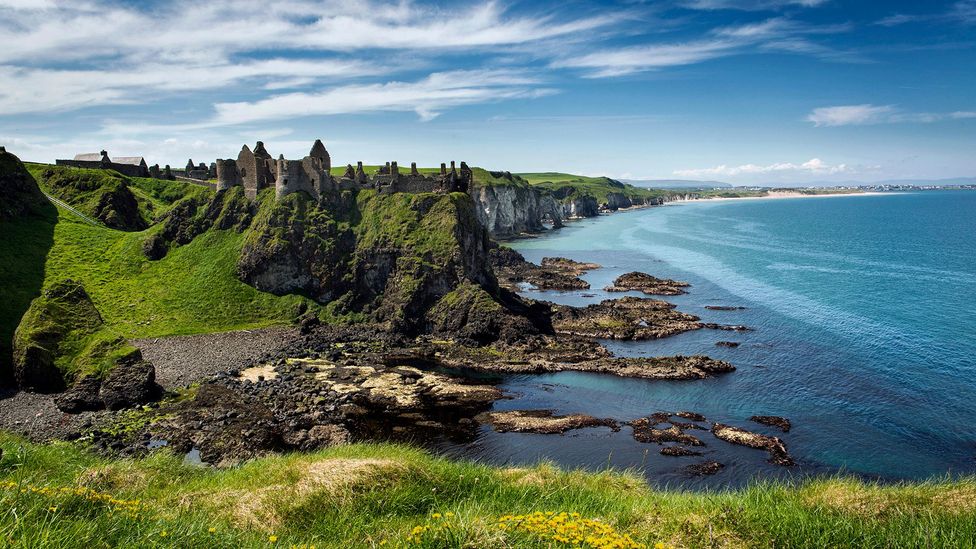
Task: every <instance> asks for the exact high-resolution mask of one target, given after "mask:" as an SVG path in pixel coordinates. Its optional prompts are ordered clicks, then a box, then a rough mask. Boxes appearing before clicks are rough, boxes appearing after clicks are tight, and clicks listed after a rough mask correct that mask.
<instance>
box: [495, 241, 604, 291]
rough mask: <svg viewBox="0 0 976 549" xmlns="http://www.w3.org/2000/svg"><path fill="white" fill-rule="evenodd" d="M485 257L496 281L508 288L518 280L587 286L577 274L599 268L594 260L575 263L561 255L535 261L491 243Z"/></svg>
mask: <svg viewBox="0 0 976 549" xmlns="http://www.w3.org/2000/svg"><path fill="white" fill-rule="evenodd" d="M488 257H489V260H490V261H491V266H492V268H493V269H494V270H495V275H496V276H497V277H498V281H499V284H501V285H502V286H503V287H505V288H507V289H509V290H512V291H518V290H519V289H520V288H519V284H521V283H529V284H532V285H533V286H535V287H536V288H538V289H540V290H564V291H566V290H587V289H589V287H590V284H589V283H588V282H586V281H585V280H583V279H581V278H579V276H580V275H581V274H583V273H584V272H586V271H589V270H592V269H598V268H600V266H599V265H597V264H596V263H579V262H576V261H573V260H571V259H566V258H563V257H546V258H543V259H542V265H536V264H535V263H532V262H529V261H526V260H525V258H524V257H522V254H520V253H518V252H517V251H515V250H513V249H511V248H509V247H508V246H500V245H498V244H495V243H492V247H491V250H490V252H489V256H488Z"/></svg>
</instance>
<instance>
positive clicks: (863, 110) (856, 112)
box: [807, 104, 895, 126]
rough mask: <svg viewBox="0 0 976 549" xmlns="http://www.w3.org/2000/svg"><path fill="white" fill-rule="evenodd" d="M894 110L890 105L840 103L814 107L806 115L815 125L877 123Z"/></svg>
mask: <svg viewBox="0 0 976 549" xmlns="http://www.w3.org/2000/svg"><path fill="white" fill-rule="evenodd" d="M894 112H895V108H894V107H893V106H891V105H880V106H879V105H871V104H864V105H841V106H836V107H820V108H817V109H814V110H813V112H812V113H810V114H809V115H807V120H809V121H810V122H813V124H814V125H815V126H850V125H861V124H878V123H880V122H884V121H885V120H886V119H887V117H888V116H890V115H891V114H892V113H894Z"/></svg>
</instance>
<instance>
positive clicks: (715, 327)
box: [702, 322, 752, 332]
mask: <svg viewBox="0 0 976 549" xmlns="http://www.w3.org/2000/svg"><path fill="white" fill-rule="evenodd" d="M702 327H703V328H708V329H709V330H725V331H727V332H751V331H752V328H750V327H748V326H739V325H729V324H716V323H714V322H707V323H705V324H702Z"/></svg>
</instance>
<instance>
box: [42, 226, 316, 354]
mask: <svg viewBox="0 0 976 549" xmlns="http://www.w3.org/2000/svg"><path fill="white" fill-rule="evenodd" d="M149 230H150V231H151V230H154V229H149ZM146 232H147V231H144V232H139V233H123V232H120V231H113V230H110V229H102V228H96V227H91V226H88V225H85V224H82V223H79V222H77V221H75V220H74V219H73V218H72V216H71V214H66V213H63V212H62V214H61V219H60V221H59V223H58V224H57V226H56V227H55V238H54V240H55V244H54V247H53V248H52V249H51V251H50V253H49V254H48V258H47V273H46V280H47V281H52V280H60V279H63V278H73V279H75V280H77V281H79V282H81V283H82V284H84V286H85V289H86V290H87V291H88V293H89V294H90V295H91V297H92V301H94V303H95V305H96V307H98V310H99V312H100V313H101V314H102V317H103V318H104V319H105V323H106V326H108V327H112V328H114V329H115V330H116V331H118V332H120V333H122V334H124V335H126V336H127V337H151V336H160V335H169V334H184V333H195V332H211V331H218V330H230V329H238V328H253V327H258V326H265V325H269V324H274V323H281V322H285V321H287V320H288V319H290V318H291V317H292V316H293V314H294V312H293V311H294V309H295V307H296V306H297V303H298V301H299V300H300V298H297V297H295V298H280V297H277V296H274V295H271V294H266V293H262V292H259V291H257V290H255V289H254V288H252V287H251V286H248V285H247V284H244V283H243V282H240V281H239V280H237V277H236V273H235V265H236V261H237V256H238V251H239V250H240V246H241V242H242V238H243V237H242V236H241V235H239V234H237V233H234V232H233V231H210V232H207V233H205V234H204V235H202V236H201V237H199V238H197V239H195V240H194V241H193V242H191V243H190V244H187V245H186V246H180V247H177V248H174V249H172V250H171V251H170V253H169V254H167V256H166V257H165V258H163V259H162V260H159V261H149V260H147V259H146V258H145V256H143V254H142V241H143V239H144V238H145V236H146Z"/></svg>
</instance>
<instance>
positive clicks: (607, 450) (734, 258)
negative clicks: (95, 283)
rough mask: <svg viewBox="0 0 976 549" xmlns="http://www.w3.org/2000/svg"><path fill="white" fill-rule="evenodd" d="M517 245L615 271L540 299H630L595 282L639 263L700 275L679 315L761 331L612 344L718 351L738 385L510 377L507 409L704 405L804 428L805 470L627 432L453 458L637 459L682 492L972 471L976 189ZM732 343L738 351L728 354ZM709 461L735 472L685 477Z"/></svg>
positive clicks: (516, 437) (674, 220) (737, 206)
mask: <svg viewBox="0 0 976 549" xmlns="http://www.w3.org/2000/svg"><path fill="white" fill-rule="evenodd" d="M513 246H514V247H515V248H517V249H519V250H520V251H521V252H522V253H523V254H524V255H525V256H526V258H527V259H529V260H530V261H536V262H538V261H539V260H541V258H542V257H544V256H548V255H559V256H565V257H570V258H573V259H578V260H585V261H595V262H597V263H600V264H601V265H603V267H604V268H603V269H600V270H598V271H594V272H591V273H588V274H587V275H585V276H584V278H586V279H587V280H588V281H589V282H590V283H591V285H592V287H593V290H591V291H587V292H569V293H556V292H531V291H530V292H528V293H527V295H529V296H531V297H536V298H543V299H549V300H552V301H557V302H561V303H568V304H574V305H581V304H586V303H591V302H595V301H599V300H601V299H605V298H607V297H619V296H620V295H621V294H607V293H605V292H603V291H601V290H600V288H603V287H604V286H606V285H608V284H609V283H610V281H611V280H613V279H614V278H615V277H616V276H618V275H620V274H622V273H624V272H627V271H632V270H640V271H646V272H649V273H651V274H654V275H656V276H661V277H671V278H676V279H679V280H686V281H688V282H691V283H692V285H693V286H692V287H691V288H690V292H689V294H688V295H685V296H678V297H674V298H667V299H670V300H671V301H673V302H675V303H677V304H678V306H679V309H680V310H683V311H686V312H690V313H693V314H696V315H699V316H701V317H702V318H703V319H705V320H706V321H714V322H720V323H734V324H745V325H748V326H750V327H752V328H754V329H755V330H754V331H752V332H746V333H734V332H721V331H712V330H699V331H696V332H691V333H686V334H682V335H679V336H676V337H673V338H669V339H665V340H661V341H653V342H632V343H614V342H611V343H608V346H609V347H610V348H611V349H613V350H614V351H615V352H616V353H618V354H621V355H637V356H641V355H649V356H653V355H665V354H698V353H704V354H708V355H710V356H713V357H715V358H721V359H725V360H729V361H730V362H732V363H733V364H735V365H736V367H737V368H738V370H737V371H736V372H734V373H731V374H728V375H724V376H720V377H718V378H714V379H709V380H705V381H691V382H660V381H642V380H632V379H620V378H616V377H613V376H605V375H594V374H582V373H573V372H565V373H559V374H554V375H545V376H512V377H508V378H505V379H504V382H503V383H502V387H503V388H504V389H505V390H506V391H508V392H509V393H510V394H511V395H512V396H513V397H514V398H513V399H511V400H505V401H501V402H499V403H498V404H496V408H497V409H528V408H550V409H554V410H556V411H558V412H560V413H569V412H584V413H589V414H592V415H596V416H601V417H613V418H616V419H620V420H629V419H633V418H636V417H640V416H643V415H647V414H650V413H652V412H655V411H659V410H671V411H674V410H692V411H696V412H700V413H704V414H705V415H707V416H708V417H709V419H710V420H718V421H723V422H728V423H732V424H735V425H740V426H742V427H745V428H749V429H752V430H755V431H758V432H766V433H769V434H777V433H776V432H775V430H770V429H769V428H765V427H763V426H759V425H757V424H754V423H750V422H748V421H747V418H748V417H749V416H751V415H754V414H768V415H781V416H786V417H788V418H790V419H791V420H792V422H793V425H794V428H793V430H792V431H790V432H789V433H788V434H781V435H780V436H781V437H782V438H783V439H784V440H785V441H786V443H787V445H788V446H789V449H790V452H791V453H792V454H793V455H794V457H795V458H797V460H798V461H799V463H800V464H799V466H797V467H794V468H788V469H787V468H782V467H776V466H772V465H769V464H767V463H766V462H765V458H766V456H765V453H764V452H761V451H758V450H752V449H747V448H741V447H734V446H731V445H729V444H726V443H724V442H721V441H718V440H717V439H714V438H712V437H711V435H709V434H707V433H704V432H699V433H700V434H702V438H703V440H705V442H706V443H707V445H708V446H707V447H706V449H705V452H706V454H705V456H704V457H702V458H687V457H686V458H674V457H665V456H661V455H659V454H658V450H659V447H658V446H657V445H654V444H650V445H648V444H639V443H636V442H634V441H633V439H632V438H631V434H630V429H629V428H627V427H624V428H623V429H622V430H621V431H620V432H619V433H611V432H610V430H609V429H606V428H593V429H583V430H579V431H571V432H569V433H567V434H566V435H565V436H552V435H532V434H498V433H494V432H491V431H490V430H488V429H486V428H485V429H482V431H481V432H480V434H479V437H478V439H477V440H476V441H474V442H473V443H469V444H463V445H453V444H447V445H444V446H443V447H442V449H443V450H444V451H446V452H448V453H450V454H453V455H460V456H465V457H473V458H476V459H483V460H487V461H491V462H493V463H531V462H535V461H538V460H539V459H551V460H553V461H556V462H558V463H560V464H562V465H564V466H580V467H586V468H591V469H593V468H600V467H605V466H606V465H607V464H610V465H613V466H616V467H640V468H641V469H642V470H644V471H645V473H646V475H647V477H648V479H649V480H651V481H652V482H655V483H659V484H669V485H683V486H701V485H707V486H720V485H738V484H742V483H743V482H745V481H746V480H748V479H750V478H753V477H755V476H762V477H768V476H773V475H797V474H810V473H821V472H832V471H837V470H844V471H848V472H853V473H858V474H864V475H867V476H878V477H883V478H888V479H897V478H926V477H930V476H935V475H943V474H946V473H965V472H974V471H976V430H974V429H973V425H974V424H976V311H974V308H976V192H968V191H940V192H922V193H906V194H890V195H874V196H851V197H824V198H802V199H779V200H742V201H714V202H693V203H687V204H680V205H670V206H665V207H660V208H652V209H646V210H638V211H631V212H624V213H619V214H615V215H612V216H606V217H601V218H599V219H592V220H587V221H582V222H579V223H575V224H572V225H570V226H569V227H567V228H564V229H562V230H560V231H556V232H553V233H552V234H550V235H547V236H545V237H542V238H538V239H531V240H523V241H519V242H517V243H515V244H514V245H513ZM583 294H595V295H594V296H593V297H588V296H585V295H583ZM635 295H636V294H635ZM705 305H734V306H744V307H747V309H746V310H742V311H710V310H706V309H704V306H705ZM721 340H732V341H740V342H742V345H741V346H740V347H738V348H723V347H716V346H715V343H716V342H717V341H721ZM703 459H716V460H717V461H720V462H722V463H724V464H726V467H725V469H724V470H723V471H722V472H720V473H719V474H718V475H716V476H714V477H707V478H695V477H690V476H689V475H687V474H685V473H683V472H682V471H681V469H682V467H683V466H685V465H689V464H691V463H695V462H696V461H701V460H703Z"/></svg>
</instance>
